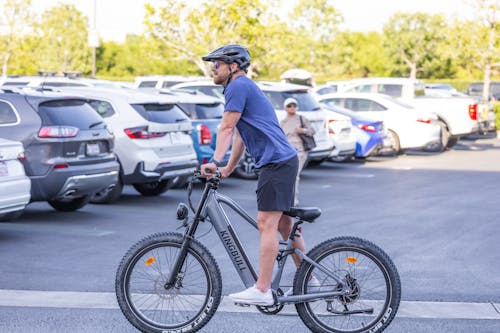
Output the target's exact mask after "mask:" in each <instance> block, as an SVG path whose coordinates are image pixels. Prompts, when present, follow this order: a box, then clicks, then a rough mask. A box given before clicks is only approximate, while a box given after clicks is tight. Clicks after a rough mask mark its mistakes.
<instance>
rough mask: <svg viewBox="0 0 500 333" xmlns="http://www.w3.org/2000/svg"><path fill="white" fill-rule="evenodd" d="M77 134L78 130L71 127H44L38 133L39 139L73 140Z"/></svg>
mask: <svg viewBox="0 0 500 333" xmlns="http://www.w3.org/2000/svg"><path fill="white" fill-rule="evenodd" d="M77 134H78V128H76V127H73V126H44V127H42V128H40V130H39V131H38V137H40V138H73V137H75V136H76V135H77Z"/></svg>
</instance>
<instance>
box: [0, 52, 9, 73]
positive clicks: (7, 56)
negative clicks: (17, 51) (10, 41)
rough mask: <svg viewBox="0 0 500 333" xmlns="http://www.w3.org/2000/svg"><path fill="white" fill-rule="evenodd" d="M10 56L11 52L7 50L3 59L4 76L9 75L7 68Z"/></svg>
mask: <svg viewBox="0 0 500 333" xmlns="http://www.w3.org/2000/svg"><path fill="white" fill-rule="evenodd" d="M9 58H10V53H9V52H6V53H5V58H4V59H3V64H2V76H7V68H8V66H9Z"/></svg>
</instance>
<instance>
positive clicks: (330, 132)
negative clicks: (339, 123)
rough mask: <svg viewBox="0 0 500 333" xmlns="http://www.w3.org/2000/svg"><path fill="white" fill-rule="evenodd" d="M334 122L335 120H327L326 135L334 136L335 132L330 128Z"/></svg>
mask: <svg viewBox="0 0 500 333" xmlns="http://www.w3.org/2000/svg"><path fill="white" fill-rule="evenodd" d="M334 122H336V120H335V119H329V120H328V134H335V131H334V130H333V128H332V127H331V126H330V124H331V123H334Z"/></svg>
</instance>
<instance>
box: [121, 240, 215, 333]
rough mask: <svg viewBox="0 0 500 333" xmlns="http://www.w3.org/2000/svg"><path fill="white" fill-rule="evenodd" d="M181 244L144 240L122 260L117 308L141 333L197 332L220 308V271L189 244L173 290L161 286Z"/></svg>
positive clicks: (199, 247)
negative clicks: (118, 307)
mask: <svg viewBox="0 0 500 333" xmlns="http://www.w3.org/2000/svg"><path fill="white" fill-rule="evenodd" d="M182 242H183V236H182V235H181V234H177V233H159V234H155V235H152V236H149V237H146V238H145V239H143V240H141V241H139V242H138V243H137V244H135V245H134V246H133V247H132V248H131V249H130V250H129V251H128V252H127V253H126V254H125V256H124V257H123V259H122V261H121V263H120V265H119V267H118V271H117V273H116V281H115V289H116V297H117V300H118V305H119V306H120V309H121V310H122V312H123V314H124V315H125V317H126V318H127V320H128V321H129V322H130V323H131V324H132V325H134V326H135V327H136V328H137V329H139V330H140V331H141V332H148V333H149V332H151V333H153V332H154V333H157V332H164V333H166V332H196V331H197V330H199V329H201V328H202V327H203V326H204V325H205V324H207V322H208V321H209V320H210V318H212V316H213V315H214V313H215V311H216V310H217V307H218V306H219V303H220V299H221V293H222V282H221V275H220V271H219V267H218V266H217V263H216V261H215V260H214V258H213V256H212V255H211V254H210V253H209V252H208V250H207V249H206V248H205V247H204V246H203V245H202V244H200V243H199V242H198V241H196V240H194V239H192V240H191V241H190V245H189V247H188V249H187V256H186V259H185V261H184V264H183V265H182V267H181V269H180V271H179V272H178V273H177V275H176V279H175V281H174V285H173V286H171V287H167V286H166V282H167V281H166V280H167V278H168V275H169V273H170V271H171V270H172V268H173V265H174V262H175V260H176V258H177V255H178V253H179V251H180V248H181V245H182Z"/></svg>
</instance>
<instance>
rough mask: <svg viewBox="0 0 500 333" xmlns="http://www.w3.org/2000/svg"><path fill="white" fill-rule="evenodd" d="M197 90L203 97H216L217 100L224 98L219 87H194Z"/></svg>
mask: <svg viewBox="0 0 500 333" xmlns="http://www.w3.org/2000/svg"><path fill="white" fill-rule="evenodd" d="M195 88H196V89H197V90H199V91H201V92H202V93H204V94H205V95H209V96H213V97H217V98H222V99H223V98H224V94H223V93H222V91H223V89H224V88H222V87H221V86H216V87H211V86H200V87H195Z"/></svg>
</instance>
